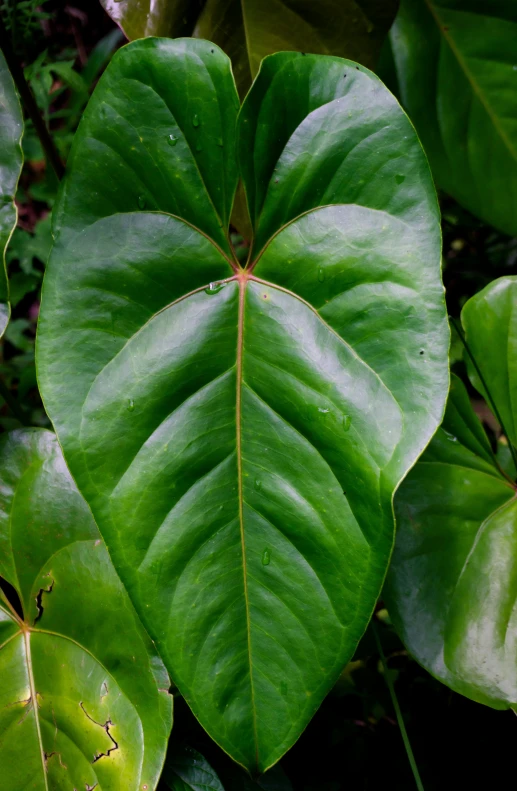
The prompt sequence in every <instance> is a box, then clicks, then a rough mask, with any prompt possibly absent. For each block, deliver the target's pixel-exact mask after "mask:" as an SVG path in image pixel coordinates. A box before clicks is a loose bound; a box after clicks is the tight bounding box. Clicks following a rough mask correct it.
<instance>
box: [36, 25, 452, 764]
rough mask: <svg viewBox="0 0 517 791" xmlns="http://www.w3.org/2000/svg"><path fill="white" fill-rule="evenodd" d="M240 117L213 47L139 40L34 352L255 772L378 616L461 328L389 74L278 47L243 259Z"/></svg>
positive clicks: (109, 76)
mask: <svg viewBox="0 0 517 791" xmlns="http://www.w3.org/2000/svg"><path fill="white" fill-rule="evenodd" d="M236 116H237V94H236V91H235V87H234V84H233V81H232V76H231V70H230V64H229V61H228V59H227V58H226V56H224V55H223V53H222V52H221V51H220V50H219V49H218V48H216V47H214V46H213V45H212V44H210V43H208V42H203V41H198V40H195V39H185V40H175V41H170V40H163V39H145V40H142V41H138V42H134V43H133V44H131V45H128V46H127V47H125V48H124V49H123V50H121V51H119V53H117V55H116V56H115V57H114V59H113V61H112V63H111V64H110V66H109V67H108V69H107V71H106V72H105V74H104V76H103V78H102V79H101V81H100V83H99V86H98V88H97V89H96V91H95V93H94V96H93V98H92V100H91V102H90V105H89V107H88V109H87V112H86V114H85V116H84V118H83V121H82V123H81V126H80V128H79V130H78V133H77V135H76V139H75V143H74V147H73V150H72V153H71V155H70V159H69V173H68V176H67V177H66V179H65V182H64V185H63V188H62V192H61V195H60V199H59V201H58V205H57V207H56V210H55V235H56V244H55V247H54V251H53V253H52V255H51V261H50V264H49V268H48V270H47V275H46V282H45V285H44V295H43V303H42V313H41V318H40V329H39V333H40V335H39V342H38V357H39V360H38V365H39V376H40V382H41V386H42V391H43V397H44V399H45V403H46V405H47V408H48V411H49V414H50V415H51V418H52V420H53V421H54V424H55V426H56V427H57V431H58V433H59V436H60V440H61V442H62V444H63V447H64V451H65V455H66V458H67V461H68V463H69V464H70V466H71V469H72V472H73V474H74V476H75V478H76V480H77V481H78V483H79V486H80V488H81V490H82V492H83V493H84V495H85V497H86V498H87V500H88V502H89V504H90V505H91V507H92V510H93V512H94V514H95V517H96V519H97V523H98V524H99V526H100V529H101V532H102V534H103V536H104V538H105V540H106V542H107V544H108V547H109V549H110V552H111V555H112V558H113V560H114V563H115V566H116V567H117V569H118V571H119V573H120V575H121V577H122V579H123V582H124V584H125V586H126V588H127V590H128V591H129V593H130V596H131V597H132V600H133V602H134V604H135V606H136V608H137V610H138V612H139V614H140V616H141V617H142V619H143V621H144V623H145V625H146V627H147V628H148V629H149V631H150V634H151V635H152V637H153V639H154V640H156V642H157V645H158V647H159V650H160V653H161V655H162V657H163V658H164V661H165V663H166V665H167V667H168V669H169V671H170V672H171V674H172V676H173V679H174V681H175V683H176V684H177V685H178V687H179V688H180V690H181V692H182V693H183V695H184V696H185V698H186V700H187V702H188V703H189V705H190V706H191V708H192V709H193V711H194V713H195V714H196V716H197V717H198V718H199V719H200V721H201V723H202V724H203V725H204V727H205V728H206V729H207V730H208V731H209V733H210V734H211V736H212V737H213V738H214V739H215V740H216V741H217V742H218V743H219V744H220V745H221V746H222V747H223V748H224V749H225V750H226V751H227V752H228V753H230V755H231V756H232V757H233V758H234V759H235V760H236V761H238V762H240V763H241V764H243V765H244V766H246V767H248V768H250V769H252V770H254V771H258V772H260V771H265V770H266V769H267V768H268V767H269V766H271V765H272V764H273V763H274V762H275V761H277V760H278V758H280V756H281V755H282V754H283V753H284V752H285V750H286V749H288V748H289V746H290V745H291V744H292V743H293V742H294V741H295V739H296V738H297V737H298V735H299V733H300V732H301V730H302V729H303V728H304V727H305V725H306V723H307V722H308V720H309V719H310V717H311V716H312V714H313V713H314V711H315V710H316V708H317V707H318V706H319V704H320V702H321V700H322V699H323V697H324V695H325V694H326V693H327V691H328V690H329V689H330V688H331V686H332V685H333V684H334V682H335V681H336V679H337V677H338V675H339V672H340V670H341V668H342V667H343V665H344V664H345V663H346V661H347V660H348V659H349V658H350V656H351V655H352V653H353V650H354V647H355V645H356V644H357V641H358V640H359V638H360V636H361V634H362V633H363V631H364V629H365V626H366V624H367V621H368V619H369V617H370V615H371V612H372V609H373V606H374V602H375V599H376V597H377V595H378V592H379V589H380V586H381V583H382V579H383V576H384V573H385V569H386V565H387V561H388V557H389V554H390V551H391V544H392V540H393V514H392V497H393V492H394V490H395V488H396V486H397V485H398V483H399V481H400V480H401V478H402V477H403V476H404V475H405V473H406V471H407V469H408V467H409V466H411V465H412V464H413V463H414V461H415V460H416V459H417V457H418V455H419V454H420V453H421V451H422V449H423V448H424V447H425V445H426V444H427V442H428V441H429V438H430V437H431V435H432V434H433V432H434V431H435V429H436V426H437V425H438V422H439V421H440V419H441V414H442V409H443V405H444V400H445V393H446V390H447V383H448V371H447V362H446V357H447V345H448V329H447V323H446V316H445V309H444V302H443V289H442V286H441V283H440V270H439V266H440V263H439V262H440V233H439V224H438V210H437V205H436V198H435V195H434V191H433V186H432V182H431V179H430V175H429V171H428V168H427V163H426V160H425V157H424V155H423V152H422V150H421V147H420V145H419V142H418V140H417V138H416V136H415V134H414V131H413V129H412V126H411V124H410V122H409V121H408V119H407V117H406V116H405V114H404V113H403V112H402V111H401V109H400V107H399V105H398V104H397V102H396V101H395V100H394V98H393V97H392V96H391V94H389V93H388V92H387V91H386V89H385V88H384V87H383V85H382V84H381V83H380V81H379V80H378V79H377V78H376V77H375V76H374V75H373V74H371V73H370V72H368V71H367V70H365V69H363V68H361V67H359V66H357V65H356V64H353V63H351V62H349V61H344V60H341V59H339V58H331V57H323V56H305V57H304V56H302V55H297V54H295V53H281V54H279V55H274V56H271V57H270V58H268V59H266V60H265V61H264V64H263V66H262V69H261V71H260V73H259V76H258V78H257V81H256V82H255V84H254V86H253V88H252V90H251V92H250V94H249V95H248V97H247V99H246V102H245V104H244V106H243V108H242V111H241V115H240V119H239V122H238V127H239V132H238V136H239V140H240V143H239V152H240V163H241V175H242V178H243V180H244V185H245V188H246V192H247V195H248V199H249V203H250V209H251V212H250V215H251V217H252V219H253V223H254V227H255V229H256V236H255V240H254V243H253V253H252V255H251V258H250V261H249V264H248V266H247V267H246V268H244V269H243V268H241V267H240V266H239V264H238V263H237V261H236V260H235V259H234V258H233V256H232V250H231V245H230V242H229V238H228V235H229V229H228V218H229V216H230V212H231V204H232V198H233V194H234V192H235V186H236V182H237V166H236V158H235V142H234V140H235V122H236ZM171 142H172V145H171ZM148 210H149V211H148Z"/></svg>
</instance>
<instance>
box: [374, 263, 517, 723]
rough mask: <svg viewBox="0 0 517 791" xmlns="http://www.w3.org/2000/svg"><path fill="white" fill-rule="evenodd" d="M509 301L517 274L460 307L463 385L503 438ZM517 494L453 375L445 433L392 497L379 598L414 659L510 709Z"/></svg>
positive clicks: (516, 621)
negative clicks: (495, 420)
mask: <svg viewBox="0 0 517 791" xmlns="http://www.w3.org/2000/svg"><path fill="white" fill-rule="evenodd" d="M516 305H517V278H510V277H506V278H501V279H500V280H497V281H495V282H494V283H491V284H490V285H489V286H487V288H486V289H484V290H483V291H482V292H481V293H480V294H478V295H476V296H475V297H473V298H472V299H471V300H469V301H468V302H467V304H466V305H465V307H464V309H463V312H462V323H463V326H464V328H465V330H466V340H467V344H468V348H469V351H470V353H471V354H472V358H473V359H474V360H475V368H474V366H473V367H472V368H473V370H472V373H473V381H474V383H475V384H476V386H478V387H479V389H480V391H481V392H483V393H484V394H485V395H486V396H487V399H488V402H489V403H490V404H492V405H493V407H494V409H495V411H496V412H497V414H498V415H500V416H502V417H503V420H504V423H503V426H504V428H505V429H506V430H507V431H508V439H509V441H510V443H511V442H512V441H513V437H514V434H513V432H514V426H515V421H516V420H517V412H516V409H515V404H516V403H517V399H516V398H515V395H514V396H513V400H512V394H514V393H515V382H516V370H517V354H516V351H517V348H516V341H517V322H516V320H515V317H514V314H515V313H516V309H515V308H516ZM480 377H482V379H483V384H481V382H480ZM508 427H509V428H508ZM510 447H512V446H511V445H510ZM516 494H517V485H516V484H515V483H514V482H513V481H512V480H511V478H509V476H508V475H507V474H506V473H505V472H504V471H503V469H501V467H500V466H499V464H498V463H497V461H496V458H495V456H494V454H493V452H492V449H491V446H490V443H489V441H488V438H487V437H486V435H485V432H484V430H483V428H482V426H481V424H480V422H479V420H478V418H477V417H476V415H475V414H474V412H473V410H472V407H471V405H470V402H469V399H468V396H467V393H466V390H465V387H464V385H463V384H462V383H461V381H460V380H459V379H457V378H456V377H453V382H452V386H451V392H450V395H449V402H448V406H447V411H446V416H445V420H444V423H443V426H442V428H441V429H439V431H438V432H437V434H436V436H435V437H434V439H433V440H432V442H431V444H430V446H429V448H428V450H427V451H426V452H425V454H424V455H423V457H422V459H421V460H420V461H419V462H418V464H417V465H416V467H415V468H414V470H412V471H411V472H410V473H409V475H408V477H407V479H406V480H405V481H404V483H403V484H402V486H401V489H400V492H399V493H398V494H397V497H396V514H397V540H396V544H395V550H394V553H393V559H392V563H391V566H390V571H389V574H388V579H387V584H386V588H385V596H386V601H387V603H388V607H389V611H390V615H391V616H392V618H393V621H394V623H395V626H396V627H397V630H398V632H399V634H400V635H401V637H402V639H403V640H404V642H405V644H406V645H407V647H408V649H409V651H410V652H411V653H412V654H413V656H414V657H415V658H416V659H417V660H418V661H419V662H420V663H421V664H422V665H424V667H426V668H427V669H428V670H429V671H430V672H431V673H432V674H433V675H435V676H436V677H437V678H439V679H440V680H441V681H443V682H444V683H446V684H448V685H449V686H450V687H452V688H453V689H455V690H457V691H458V692H461V693H462V694H464V695H467V696H468V697H470V698H472V699H474V700H477V701H480V702H482V703H486V704H488V705H490V706H493V707H494V708H506V707H508V706H510V705H515V704H516V703H517V652H516V635H517V610H516V607H515V600H516V597H517V566H516V563H515V557H516V544H517V497H516Z"/></svg>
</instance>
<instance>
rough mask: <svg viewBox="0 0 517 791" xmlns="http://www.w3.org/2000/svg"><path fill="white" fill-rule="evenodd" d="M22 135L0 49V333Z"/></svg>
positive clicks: (0, 330)
mask: <svg viewBox="0 0 517 791" xmlns="http://www.w3.org/2000/svg"><path fill="white" fill-rule="evenodd" d="M22 135H23V116H22V108H21V107H20V102H19V100H18V96H17V93H16V89H15V87H14V82H13V78H12V77H11V74H10V72H9V69H8V68H7V64H6V62H5V58H4V56H3V54H2V52H1V51H0V257H1V261H0V337H1V336H2V335H3V334H4V331H5V328H6V326H7V323H8V321H9V316H10V306H9V285H8V281H7V269H6V265H5V252H6V248H7V245H8V243H9V239H10V238H11V234H12V232H13V229H14V227H15V225H16V220H17V217H18V213H17V210H16V205H15V203H14V196H15V194H16V187H17V185H18V179H19V177H20V173H21V169H22V162H23V156H22V148H21V140H22Z"/></svg>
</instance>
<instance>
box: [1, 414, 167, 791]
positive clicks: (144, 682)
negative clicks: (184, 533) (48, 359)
mask: <svg viewBox="0 0 517 791" xmlns="http://www.w3.org/2000/svg"><path fill="white" fill-rule="evenodd" d="M0 469H1V471H2V473H1V479H2V489H1V492H0V574H1V575H2V576H3V577H4V579H6V580H7V581H8V582H9V583H10V584H11V585H13V586H14V588H15V589H16V591H17V593H18V595H19V597H20V601H21V605H22V608H23V620H21V619H20V618H19V616H18V615H16V613H14V611H12V610H11V609H10V607H9V606H8V605H7V602H6V600H5V599H3V600H0V676H1V678H2V683H1V685H0V761H1V766H2V771H1V773H0V789H2V791H12V789H22V788H24V789H25V788H27V789H29V788H30V789H34V791H40V789H41V791H54V790H55V791H57V789H60V790H61V789H68V788H77V789H79V788H81V789H83V788H90V789H93V788H95V787H97V786H98V787H99V788H103V789H113V791H116V790H117V789H120V791H129V789H134V790H135V791H136V790H137V789H142V788H143V787H147V788H148V789H154V788H155V787H156V784H157V781H158V777H159V775H160V771H161V768H162V764H163V760H164V757H165V750H166V746H167V738H168V734H169V731H170V727H171V704H172V698H171V697H170V696H169V694H168V692H167V688H168V677H167V673H166V671H165V668H164V667H163V665H162V663H161V660H160V659H159V658H158V656H157V654H156V651H155V649H154V646H153V645H152V643H151V641H150V640H149V638H148V637H147V635H146V634H145V632H144V631H143V629H142V627H141V625H140V623H139V621H138V619H137V618H136V615H135V614H134V611H133V609H132V606H131V604H130V602H129V600H128V598H127V594H126V593H125V591H124V589H123V587H122V585H121V583H120V580H119V578H118V577H117V575H116V573H115V571H114V569H113V566H112V564H111V561H110V559H109V556H108V553H107V552H106V549H105V547H104V544H103V542H102V540H101V539H100V537H99V534H98V531H97V528H96V526H95V523H94V521H93V519H92V516H91V513H90V511H89V510H88V507H87V506H86V503H85V502H84V500H83V498H82V497H81V495H80V494H79V492H78V491H77V488H76V486H75V484H74V483H73V481H72V479H71V477H70V474H69V472H68V470H67V469H66V466H65V463H64V460H63V457H62V454H61V451H60V449H59V445H58V443H57V441H56V438H55V436H54V435H53V434H52V433H50V432H49V431H45V430H40V429H25V430H20V431H14V432H12V433H11V434H9V435H6V436H5V435H4V437H3V438H2V440H1V441H0ZM0 595H1V594H0Z"/></svg>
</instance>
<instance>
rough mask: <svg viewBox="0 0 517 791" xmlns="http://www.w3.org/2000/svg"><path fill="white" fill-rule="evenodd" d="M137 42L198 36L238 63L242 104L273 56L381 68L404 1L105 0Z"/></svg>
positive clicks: (112, 12) (111, 11) (238, 84)
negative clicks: (306, 55) (338, 59)
mask: <svg viewBox="0 0 517 791" xmlns="http://www.w3.org/2000/svg"><path fill="white" fill-rule="evenodd" d="M101 1H102V4H103V6H104V8H105V9H106V11H107V12H108V13H109V14H110V15H111V16H112V17H113V19H115V21H116V22H118V24H119V25H120V26H121V27H122V28H123V30H124V31H125V33H126V35H127V36H128V38H130V39H134V38H141V37H143V36H179V35H185V34H189V33H191V32H192V33H193V35H194V36H197V37H198V38H203V39H208V40H210V41H213V42H214V43H215V44H217V45H218V46H220V47H221V49H223V50H224V51H225V52H226V54H227V55H229V56H230V58H231V61H232V65H233V72H234V74H235V80H236V83H237V88H238V91H239V94H240V96H241V97H244V96H245V94H246V93H247V91H248V89H249V87H250V85H251V83H252V81H253V80H254V78H255V77H256V75H257V72H258V70H259V66H260V62H261V60H262V59H263V58H265V57H266V56H267V55H272V54H273V53H274V52H280V51H284V50H297V51H300V52H304V51H306V52H314V53H321V54H323V55H344V56H346V57H347V58H352V59H353V60H357V61H359V62H360V63H362V64H363V65H365V66H368V67H370V68H373V67H374V66H375V62H376V60H377V57H378V54H379V51H380V48H381V45H382V42H383V40H384V37H385V36H386V34H387V32H388V30H389V27H390V25H391V23H392V21H393V18H394V16H395V12H396V10H397V6H398V0H373V1H372V0H318V2H317V3H315V2H314V0H208V2H206V3H204V4H203V8H202V10H201V9H200V7H198V8H196V5H195V4H194V3H191V4H190V5H189V3H187V2H185V0H159V1H158V2H152V3H150V2H149V0H101Z"/></svg>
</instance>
